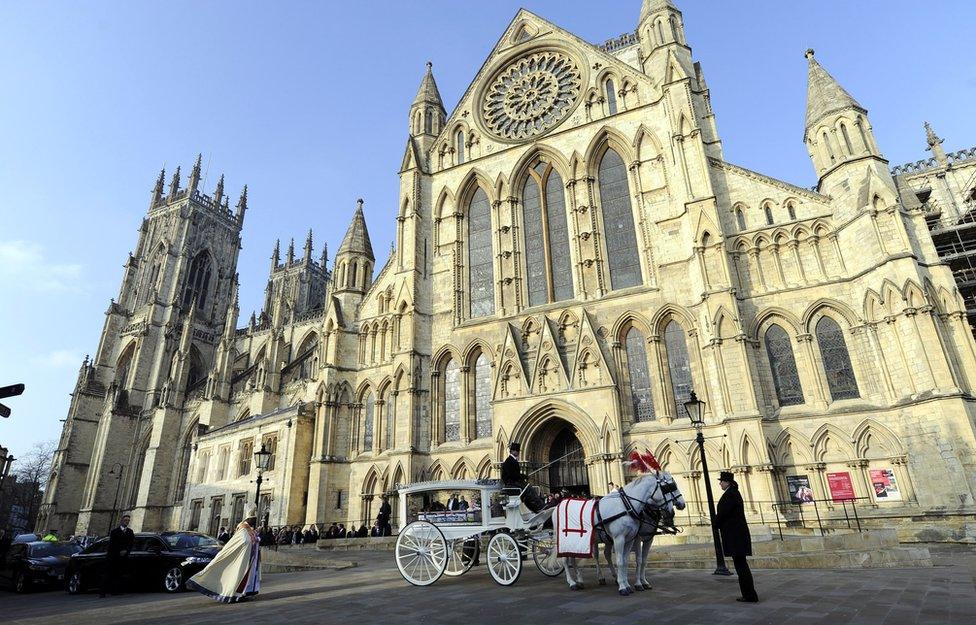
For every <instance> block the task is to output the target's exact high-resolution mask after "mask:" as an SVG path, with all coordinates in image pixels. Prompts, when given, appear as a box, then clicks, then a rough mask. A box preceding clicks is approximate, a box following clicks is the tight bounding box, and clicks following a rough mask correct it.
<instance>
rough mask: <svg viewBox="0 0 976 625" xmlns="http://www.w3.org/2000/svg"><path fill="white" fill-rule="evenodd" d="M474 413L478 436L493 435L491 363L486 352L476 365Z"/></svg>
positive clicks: (479, 357)
mask: <svg viewBox="0 0 976 625" xmlns="http://www.w3.org/2000/svg"><path fill="white" fill-rule="evenodd" d="M474 415H475V419H474V422H475V430H476V432H477V438H487V437H489V436H491V363H490V362H488V357H487V356H485V355H484V354H481V355H480V356H478V360H477V361H476V362H475V365H474Z"/></svg>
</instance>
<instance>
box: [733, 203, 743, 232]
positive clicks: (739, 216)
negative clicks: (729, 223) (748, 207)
mask: <svg viewBox="0 0 976 625" xmlns="http://www.w3.org/2000/svg"><path fill="white" fill-rule="evenodd" d="M735 223H736V225H737V226H739V230H745V229H746V216H745V215H744V214H743V213H742V207H741V206H736V207H735Z"/></svg>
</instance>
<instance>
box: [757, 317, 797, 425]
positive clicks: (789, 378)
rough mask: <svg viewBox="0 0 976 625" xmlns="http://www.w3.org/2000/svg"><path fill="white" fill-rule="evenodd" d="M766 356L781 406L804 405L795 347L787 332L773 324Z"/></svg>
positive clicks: (767, 332) (767, 333)
mask: <svg viewBox="0 0 976 625" xmlns="http://www.w3.org/2000/svg"><path fill="white" fill-rule="evenodd" d="M766 355H767V356H768V357H769V368H770V369H771V370H772V372H773V385H774V386H775V387H776V400H777V401H779V405H780V406H795V405H797V404H802V403H803V389H802V387H801V386H800V375H799V373H797V370H796V359H795V358H793V345H792V344H791V343H790V336H789V335H788V334H787V333H786V330H784V329H783V328H781V327H780V326H778V325H776V324H773V325H771V326H769V329H768V330H766Z"/></svg>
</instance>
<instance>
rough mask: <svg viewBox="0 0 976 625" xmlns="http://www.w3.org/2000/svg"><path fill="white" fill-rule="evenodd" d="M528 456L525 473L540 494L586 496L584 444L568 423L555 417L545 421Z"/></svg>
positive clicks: (530, 445) (533, 441)
mask: <svg viewBox="0 0 976 625" xmlns="http://www.w3.org/2000/svg"><path fill="white" fill-rule="evenodd" d="M528 452H529V453H528V454H526V460H527V462H526V463H525V464H526V472H527V473H530V474H531V475H530V479H531V481H532V483H534V484H537V485H538V486H539V487H540V488H541V489H542V491H543V493H550V492H557V491H560V490H563V489H565V490H567V491H568V492H569V493H570V494H571V495H574V496H589V494H590V479H589V473H588V471H587V467H586V462H585V459H584V458H585V453H584V451H583V444H582V443H581V442H580V439H579V436H578V435H577V433H576V428H574V427H573V425H572V424H571V423H569V422H568V421H566V420H565V419H561V418H558V417H553V418H550V419H548V420H547V421H546V423H545V424H543V425H542V427H540V428H539V429H538V430H536V431H535V432H534V434H533V436H532V439H531V440H530V441H529V444H528ZM533 472H535V473H534V474H533Z"/></svg>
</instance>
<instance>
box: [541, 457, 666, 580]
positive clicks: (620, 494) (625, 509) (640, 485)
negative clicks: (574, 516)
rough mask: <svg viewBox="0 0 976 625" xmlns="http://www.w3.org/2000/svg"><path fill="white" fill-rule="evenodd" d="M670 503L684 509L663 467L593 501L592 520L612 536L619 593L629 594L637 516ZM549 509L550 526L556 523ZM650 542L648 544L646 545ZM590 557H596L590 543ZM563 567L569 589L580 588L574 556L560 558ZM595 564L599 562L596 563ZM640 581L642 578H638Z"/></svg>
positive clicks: (554, 512)
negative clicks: (551, 523) (631, 557)
mask: <svg viewBox="0 0 976 625" xmlns="http://www.w3.org/2000/svg"><path fill="white" fill-rule="evenodd" d="M669 505H673V506H674V507H676V508H677V509H678V510H684V508H685V499H684V496H683V495H682V494H681V491H680V490H679V489H678V485H677V484H676V483H675V481H674V478H673V477H671V474H670V473H668V472H666V471H657V472H654V473H646V474H644V475H641V476H640V477H638V478H637V479H635V480H633V481H632V482H630V483H629V484H627V485H626V486H624V487H623V488H622V489H620V490H618V491H616V492H613V493H610V494H609V495H607V496H606V497H602V498H600V500H599V501H597V502H596V521H597V524H598V525H599V526H600V527H599V528H594V529H595V530H596V529H600V530H602V531H603V532H605V533H606V535H607V536H608V537H609V538H610V539H611V540H612V542H613V555H614V558H615V560H616V576H617V588H618V591H619V592H620V594H621V595H622V596H625V597H626V596H627V595H630V594H633V592H634V587H633V586H631V585H630V580H629V573H628V571H627V556H628V554H630V552H631V551H632V550H633V548H634V541H635V539H636V538H637V534H638V532H639V531H640V529H641V522H640V517H641V513H642V512H643V511H644V508H645V507H647V506H650V507H652V508H654V509H657V510H664V509H666V508H667V507H668V506H669ZM558 509H559V508H558V507H557V508H556V509H554V510H553V527H557V526H558V525H557V519H556V518H555V515H556V510H558ZM649 547H650V546H649V545H648V548H649ZM593 552H594V553H593V557H598V555H599V554H598V553H597V547H596V545H595V544H594V548H593ZM563 565H564V566H565V569H566V582H567V583H568V584H569V587H570V589H572V590H580V589H582V588H583V576H582V573H581V572H580V570H579V567H578V566H577V565H576V558H572V557H570V558H563ZM598 565H599V563H598ZM641 584H642V585H643V582H641Z"/></svg>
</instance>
